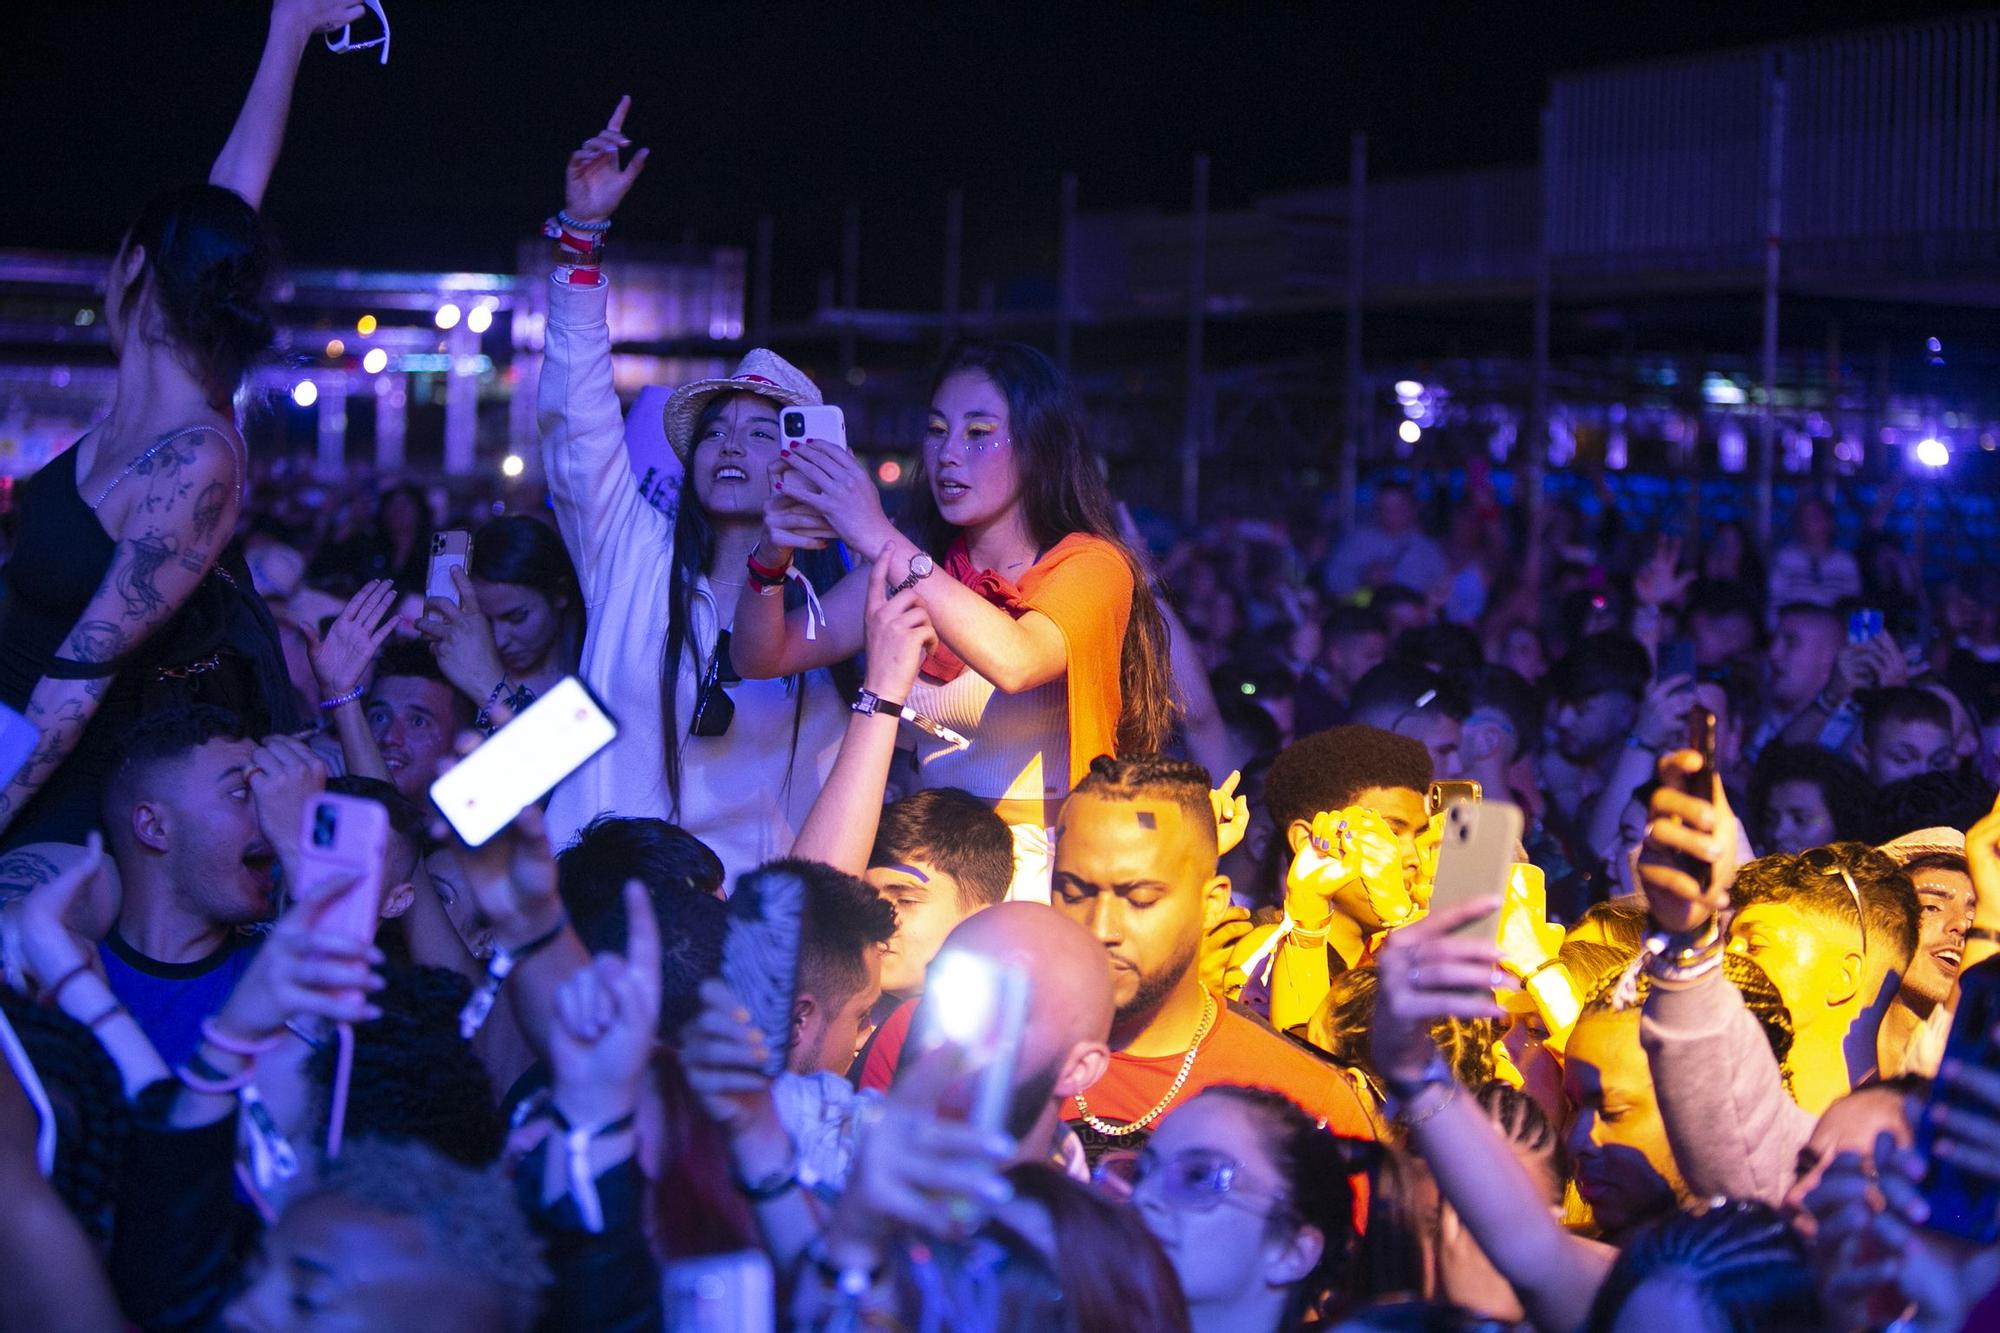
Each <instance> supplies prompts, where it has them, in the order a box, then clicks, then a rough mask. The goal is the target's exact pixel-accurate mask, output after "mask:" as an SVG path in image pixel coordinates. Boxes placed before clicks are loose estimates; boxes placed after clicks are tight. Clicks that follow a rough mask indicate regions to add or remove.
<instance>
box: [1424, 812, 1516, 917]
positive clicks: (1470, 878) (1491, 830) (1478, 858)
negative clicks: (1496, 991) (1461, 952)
mask: <svg viewBox="0 0 2000 1333" xmlns="http://www.w3.org/2000/svg"><path fill="white" fill-rule="evenodd" d="M1521 827H1522V819H1521V808H1520V807H1519V806H1517V805H1510V804H1508V803H1507V802H1506V801H1479V802H1476V803H1475V802H1472V801H1461V802H1458V803H1455V804H1453V805H1450V806H1447V807H1446V808H1445V812H1444V839H1443V841H1442V842H1440V843H1439V844H1438V861H1437V878H1436V879H1435V880H1433V881H1432V884H1431V915H1432V916H1438V915H1442V914H1443V913H1445V912H1448V911H1450V910H1451V909H1453V908H1454V907H1457V906H1459V905H1460V904H1461V903H1469V902H1472V901H1474V900H1475V899H1478V898H1499V897H1502V896H1504V895H1505V894H1506V892H1507V874H1508V870H1509V868H1510V867H1512V866H1513V864H1514V849H1515V848H1516V847H1518V846H1519V845H1520V842H1521ZM1499 930H1500V913H1499V912H1498V911H1497V910H1496V911H1494V912H1493V913H1491V914H1489V915H1487V916H1483V917H1481V918H1479V919H1478V920H1477V921H1472V922H1468V923H1467V924H1466V925H1464V926H1462V927H1460V928H1459V930H1458V932H1457V933H1459V934H1461V935H1484V936H1492V937H1496V938H1497V937H1498V934H1499Z"/></svg>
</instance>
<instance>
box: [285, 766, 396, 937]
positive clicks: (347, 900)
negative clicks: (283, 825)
mask: <svg viewBox="0 0 2000 1333" xmlns="http://www.w3.org/2000/svg"><path fill="white" fill-rule="evenodd" d="M388 849H389V811H388V808H387V807H386V806H384V805H383V804H382V803H381V802H379V801H370V800H367V799H366V798H364V797H360V796H342V795H340V794H339V793H337V792H321V793H320V794H319V795H317V796H315V797H313V798H312V800H310V801H308V802H306V806H305V809H303V810H301V811H300V812H299V863H300V873H301V875H302V877H303V878H304V879H305V880H306V881H307V883H314V882H317V881H319V880H321V879H323V878H324V879H334V878H338V879H345V880H350V881H352V882H351V883H350V884H349V885H348V887H346V888H344V889H342V890H341V891H340V892H339V893H336V894H334V895H333V896H332V897H331V898H328V899H327V900H326V901H325V902H323V903H321V904H320V905H319V908H318V910H317V911H315V912H314V913H313V926H314V928H315V929H319V930H325V931H331V932H332V933H334V934H336V935H339V936H340V937H341V938H343V939H350V940H357V941H360V942H361V943H364V944H368V943H373V942H374V939H375V931H376V929H377V927H378V926H380V924H381V920H382V860H383V857H384V855H385V854H386V853H387V852H388ZM304 887H305V885H304V884H300V885H294V886H293V889H294V891H295V892H296V891H298V890H301V889H303V888H304Z"/></svg>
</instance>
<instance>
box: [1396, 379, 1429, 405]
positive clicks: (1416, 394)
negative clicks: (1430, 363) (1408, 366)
mask: <svg viewBox="0 0 2000 1333" xmlns="http://www.w3.org/2000/svg"><path fill="white" fill-rule="evenodd" d="M1423 396H1424V386H1423V385H1421V384H1419V383H1417V382H1416V381H1415V380H1397V381H1396V398H1397V400H1398V401H1400V402H1405V403H1407V402H1410V401H1411V400H1413V399H1417V398H1421V397H1423Z"/></svg>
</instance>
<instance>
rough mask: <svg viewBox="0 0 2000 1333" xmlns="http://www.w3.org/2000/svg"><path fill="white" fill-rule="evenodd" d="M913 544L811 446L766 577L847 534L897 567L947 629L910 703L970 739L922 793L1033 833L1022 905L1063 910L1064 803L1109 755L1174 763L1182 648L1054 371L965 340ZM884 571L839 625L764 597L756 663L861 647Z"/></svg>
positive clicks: (778, 519)
mask: <svg viewBox="0 0 2000 1333" xmlns="http://www.w3.org/2000/svg"><path fill="white" fill-rule="evenodd" d="M906 518H907V527H908V530H909V533H910V535H905V534H904V532H902V531H899V530H898V529H897V528H896V526H895V525H894V524H892V523H890V521H889V520H888V518H887V517H886V516H885V515H884V513H883V510H882V499H881V496H880V495H879V494H878V493H877V491H876V489H875V483H874V481H873V479H872V478H870V476H869V475H868V473H867V471H866V470H865V469H863V468H862V466H861V465H860V464H859V463H857V462H856V461H855V460H854V457H853V455H852V454H850V453H848V452H847V451H845V450H842V449H836V448H834V447H832V446H830V445H828V444H826V443H825V442H824V441H820V440H807V441H805V442H804V443H803V444H802V445H801V446H800V447H799V448H797V449H793V450H790V451H788V453H787V454H786V455H785V457H783V458H782V459H781V460H780V462H779V464H778V466H777V468H776V469H775V476H774V481H773V494H772V497H771V500H770V503H769V504H768V505H767V507H766V524H765V531H764V536H763V539H762V541H760V542H759V543H758V545H757V547H756V548H755V549H754V550H753V551H751V552H750V566H749V569H750V573H751V575H752V576H753V581H754V578H755V576H757V575H758V573H759V571H760V570H765V571H769V570H774V569H775V570H783V569H785V568H786V567H787V566H788V565H789V564H790V563H791V562H792V560H793V559H794V557H795V553H796V552H798V551H800V550H803V549H809V548H810V547H812V546H813V545H815V544H816V543H819V542H822V541H824V540H825V539H826V537H827V536H828V535H829V533H831V534H832V535H836V536H838V537H839V538H840V540H842V541H843V542H845V543H846V544H847V545H848V547H849V548H851V549H852V550H854V551H855V552H856V553H858V554H859V555H861V556H862V557H864V558H866V559H868V560H870V561H876V560H881V561H886V562H887V563H888V566H889V577H890V580H891V582H890V592H891V595H892V596H893V595H896V594H899V593H902V592H905V591H909V590H911V589H914V590H916V593H917V596H918V598H919V599H920V600H921V601H922V602H923V605H924V609H925V610H926V611H927V612H928V613H929V615H930V618H931V623H932V624H933V625H934V626H935V627H936V629H937V635H938V640H939V643H938V648H937V649H936V650H935V651H933V652H932V653H931V654H930V656H929V657H928V658H927V659H926V661H925V663H924V668H923V674H922V675H921V676H920V677H919V679H918V681H917V684H916V687H915V688H914V689H913V690H912V691H911V694H910V698H909V699H908V700H907V701H905V702H907V703H908V705H909V706H910V707H911V708H913V709H915V710H916V711H917V712H919V713H921V714H923V715H924V716H925V717H927V718H929V719H931V720H932V721H933V722H936V723H938V724H941V725H942V726H943V727H945V728H949V729H950V730H952V731H955V732H958V733H961V734H962V735H963V737H965V738H966V739H967V740H968V741H969V742H970V743H969V744H966V745H959V744H955V743H953V742H952V741H950V740H949V739H945V738H941V737H938V736H935V735H932V734H929V732H928V729H926V730H925V734H921V735H915V734H913V737H912V739H913V740H914V743H915V747H916V758H917V766H918V772H919V774H920V775H921V777H920V785H921V786H923V787H961V788H963V789H965V790H967V791H969V792H971V793H972V794H973V795H975V796H977V797H980V798H981V799H983V800H986V801H989V802H991V803H992V805H993V808H994V809H995V810H996V811H997V812H998V813H999V814H1000V816H1001V818H1003V819H1005V820H1006V821H1007V823H1008V824H1009V825H1011V826H1012V827H1013V828H1014V830H1015V854H1016V874H1015V881H1014V888H1013V890H1012V892H1013V895H1014V896H1017V897H1020V896H1028V897H1036V898H1040V899H1041V900H1043V901H1046V900H1047V898H1048V864H1049V842H1048V836H1047V830H1048V829H1050V828H1052V827H1053V826H1054V824H1055V818H1056V812H1057V811H1058V810H1059V809H1060V808H1061V806H1062V802H1063V799H1064V798H1065V797H1066V796H1068V794H1069V791H1070V789H1071V787H1072V786H1074V785H1075V784H1076V782H1077V781H1078V780H1079V779H1081V778H1082V776H1083V775H1084V774H1085V773H1087V772H1088V771H1089V770H1090V763H1091V761H1092V760H1093V759H1095V758H1097V757H1098V756H1099V755H1117V754H1130V753H1140V752H1146V751H1152V750H1157V749H1158V748H1159V746H1160V744H1161V743H1162V742H1163V741H1164V739H1165V737H1166V733H1167V729H1168V726H1169V724H1170V722H1171V719H1172V714H1173V703H1172V697H1173V686H1172V678H1171V672H1170V669H1169V666H1168V659H1167V636H1166V629H1165V624H1164V622H1163V620H1162V619H1161V615H1160V609H1159V605H1158V603H1157V602H1156V601H1155V600H1154V596H1153V592H1152V587H1151V583H1150V580H1149V579H1148V578H1147V577H1146V574H1145V570H1144V566H1143V565H1142V563H1141V560H1140V557H1139V555H1138V554H1136V553H1135V552H1133V551H1132V550H1131V549H1130V548H1129V547H1127V546H1126V545H1125V543H1124V542H1123V541H1122V540H1121V539H1120V537H1119V535H1118V520H1117V515H1116V510H1115V507H1114V505H1113V503H1112V500H1111V492H1110V489H1109V487H1107V486H1106V485H1105V482H1104V478H1103V476H1102V474H1101V473H1100V472H1099V471H1098V468H1097V463H1096V458H1095V455H1094V454H1093V452H1092V450H1091V449H1090V446H1089V444H1088V442H1087V440H1086V438H1085V434H1084V426H1083V418H1082V413H1081V412H1080V410H1079V409H1078V407H1077V404H1076V402H1075V400H1074V398H1073V397H1072V395H1071V393H1070V389H1069V386H1068V384H1067V383H1066V382H1065V381H1064V379H1063V376H1062V373H1061V372H1060V371H1059V370H1057V369H1056V367H1055V365H1054V364H1053V363H1052V362H1050V361H1049V359H1048V358H1047V357H1045V356H1043V355H1042V354H1041V353H1040V352H1038V351H1036V350H1035V349H1033V348H1031V347H1027V346H1024V345H1022V344H1020V343H1004V342H980V343H966V344H962V345H960V346H959V347H956V348H954V349H953V350H952V351H951V352H949V353H948V354H947V355H946V357H945V360H944V362H943V364H942V365H941V366H940V368H939V370H938V373H937V376H936V378H935V380H934V381H933V383H932V386H931V395H930V412H929V421H928V425H927V426H926V427H925V432H924V442H923V460H922V464H921V466H920V467H919V468H918V470H917V476H916V480H915V483H914V485H913V486H912V487H911V490H910V494H909V497H908V503H907V509H906ZM867 581H868V576H867V572H866V571H865V570H863V571H857V572H855V573H853V574H850V575H849V576H848V577H847V578H846V579H845V580H843V581H842V582H841V584H840V585H839V586H838V587H836V588H835V589H834V590H833V592H832V594H831V595H829V596H828V597H827V599H826V620H827V622H828V623H827V624H826V625H825V626H824V627H820V626H817V625H812V626H810V627H809V624H808V619H807V615H806V613H805V612H804V611H793V612H790V613H786V612H784V611H783V610H782V609H781V608H780V607H779V605H778V603H777V601H776V599H775V598H770V597H761V596H758V595H757V592H758V589H756V588H754V587H753V588H750V589H748V590H746V591H745V592H744V593H743V594H741V595H740V597H739V600H738V608H737V616H736V634H735V649H736V662H737V667H738V669H739V670H741V671H742V672H743V673H744V675H746V676H776V675H782V674H785V673H788V672H796V671H801V670H807V669H810V668H812V667H816V666H821V665H824V664H826V663H828V662H836V661H840V660H842V659H843V658H846V657H848V656H851V655H852V654H853V653H854V652H856V651H857V650H858V649H859V648H860V647H861V640H862V624H863V610H864V602H865V600H866V588H867Z"/></svg>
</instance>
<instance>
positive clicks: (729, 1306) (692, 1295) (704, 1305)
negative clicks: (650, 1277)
mask: <svg viewBox="0 0 2000 1333" xmlns="http://www.w3.org/2000/svg"><path fill="white" fill-rule="evenodd" d="M660 1304H661V1305H662V1307H664V1309H665V1312H666V1327H668V1328H671V1329H678V1330H682V1331H683V1333H771V1330H772V1329H773V1328H775V1327H776V1326H777V1282H776V1280H775V1278H774V1277H773V1275H772V1273H771V1260H770V1258H769V1257H768V1256H766V1255H765V1253H764V1252H763V1251H762V1250H738V1251H736V1252H735V1253H733V1254H708V1255H702V1256H701V1257H699V1258H695V1259H676V1260H674V1261H672V1262H671V1263H668V1264H666V1265H665V1266H663V1267H662V1268H661V1270H660Z"/></svg>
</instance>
